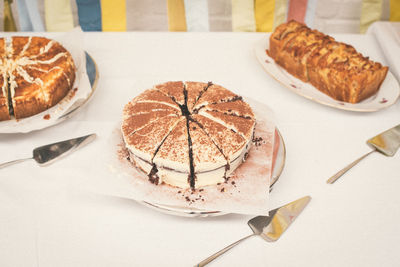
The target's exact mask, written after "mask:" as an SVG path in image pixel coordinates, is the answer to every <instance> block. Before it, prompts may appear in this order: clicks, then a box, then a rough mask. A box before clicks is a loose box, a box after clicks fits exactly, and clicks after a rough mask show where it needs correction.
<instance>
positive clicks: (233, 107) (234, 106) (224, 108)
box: [204, 100, 254, 119]
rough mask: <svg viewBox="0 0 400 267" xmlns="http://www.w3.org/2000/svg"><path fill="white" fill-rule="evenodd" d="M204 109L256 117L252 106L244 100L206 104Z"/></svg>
mask: <svg viewBox="0 0 400 267" xmlns="http://www.w3.org/2000/svg"><path fill="white" fill-rule="evenodd" d="M204 110H209V111H216V112H221V113H224V114H226V115H231V116H238V117H242V118H245V119H254V113H253V111H252V109H251V107H250V106H249V104H247V103H246V102H244V101H242V100H238V101H234V102H222V103H217V104H210V105H207V106H204Z"/></svg>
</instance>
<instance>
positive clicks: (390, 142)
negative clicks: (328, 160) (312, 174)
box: [326, 124, 400, 184]
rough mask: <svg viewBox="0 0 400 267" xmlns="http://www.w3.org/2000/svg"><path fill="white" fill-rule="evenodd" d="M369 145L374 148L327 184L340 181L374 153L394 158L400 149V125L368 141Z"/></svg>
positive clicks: (330, 179)
mask: <svg viewBox="0 0 400 267" xmlns="http://www.w3.org/2000/svg"><path fill="white" fill-rule="evenodd" d="M367 144H368V145H369V146H370V147H371V148H372V150H371V151H370V152H368V153H367V154H365V155H363V156H362V157H360V158H358V159H356V160H355V161H353V162H352V163H350V164H349V165H347V166H346V167H344V168H343V169H341V170H340V171H338V172H337V173H336V174H335V175H333V176H332V177H331V178H329V179H328V180H327V181H326V182H327V183H328V184H333V183H334V182H335V181H336V180H337V179H339V178H340V177H341V176H342V175H343V174H345V173H346V172H347V171H348V170H350V169H351V168H352V167H354V166H355V165H356V164H357V163H359V162H360V161H361V160H362V159H364V158H365V157H367V156H368V155H370V154H372V153H373V152H380V153H381V154H383V155H385V156H388V157H393V156H394V154H396V152H397V150H398V149H399V147H400V124H399V125H397V126H395V127H393V128H391V129H389V130H387V131H384V132H383V133H380V134H378V135H377V136H375V137H372V138H371V139H369V140H368V141H367Z"/></svg>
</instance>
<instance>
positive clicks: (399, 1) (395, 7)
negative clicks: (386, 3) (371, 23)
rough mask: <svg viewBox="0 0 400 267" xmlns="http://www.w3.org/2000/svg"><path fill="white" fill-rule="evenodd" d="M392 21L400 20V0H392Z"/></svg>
mask: <svg viewBox="0 0 400 267" xmlns="http://www.w3.org/2000/svg"><path fill="white" fill-rule="evenodd" d="M389 20H390V21H400V0H390V18H389Z"/></svg>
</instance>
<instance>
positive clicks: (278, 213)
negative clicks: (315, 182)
mask: <svg viewBox="0 0 400 267" xmlns="http://www.w3.org/2000/svg"><path fill="white" fill-rule="evenodd" d="M310 200H311V197H310V196H305V197H302V198H299V199H297V200H295V201H293V202H290V203H289V204H286V205H284V206H282V207H280V208H277V209H274V210H271V211H270V212H269V216H257V217H254V218H252V219H251V220H249V221H248V223H247V224H248V225H249V226H250V228H251V230H252V231H253V233H252V234H251V235H248V236H246V237H244V238H242V239H240V240H238V241H236V242H234V243H232V244H230V245H229V246H227V247H225V248H223V249H221V250H220V251H218V252H217V253H215V254H213V255H211V256H210V257H208V258H207V259H205V260H203V261H201V262H200V263H198V264H197V265H195V267H202V266H205V265H207V264H208V263H210V262H211V261H213V260H214V259H216V258H218V257H219V256H221V255H222V254H224V253H225V252H227V251H228V250H230V249H231V248H233V247H234V246H236V245H237V244H239V243H240V242H242V241H243V240H246V239H247V238H249V237H252V236H255V235H259V236H261V237H262V238H263V239H264V240H265V241H268V242H274V241H277V240H278V239H279V238H280V237H281V236H282V234H283V233H284V232H285V231H286V229H288V228H289V226H290V225H291V224H292V223H293V222H294V220H295V219H296V218H297V216H299V214H300V213H301V212H302V211H303V209H304V208H305V207H306V206H307V204H308V203H309V202H310Z"/></svg>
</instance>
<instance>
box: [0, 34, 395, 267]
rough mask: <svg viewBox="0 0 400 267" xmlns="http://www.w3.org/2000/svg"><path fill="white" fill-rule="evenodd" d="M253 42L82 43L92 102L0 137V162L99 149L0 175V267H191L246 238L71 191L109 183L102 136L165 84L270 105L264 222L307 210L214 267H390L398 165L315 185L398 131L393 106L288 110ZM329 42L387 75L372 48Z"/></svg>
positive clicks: (89, 37) (299, 104) (362, 169)
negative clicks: (270, 170) (302, 204)
mask: <svg viewBox="0 0 400 267" xmlns="http://www.w3.org/2000/svg"><path fill="white" fill-rule="evenodd" d="M263 36H264V34H262V33H146V32H142V33H138V32H129V33H85V49H86V50H87V51H88V52H89V54H90V55H92V57H93V58H94V59H95V60H96V62H97V64H98V67H99V70H100V79H99V83H98V89H97V92H96V93H95V95H94V97H93V99H92V100H91V102H90V103H89V104H88V105H87V106H85V107H84V108H83V109H82V110H81V112H79V113H78V114H76V115H75V116H74V117H73V118H71V119H69V120H68V121H65V122H63V123H61V124H59V125H57V126H55V127H50V128H47V129H45V130H42V131H37V132H32V133H29V134H14V135H5V134H1V135H0V151H1V153H0V162H3V161H7V160H11V159H15V158H19V157H24V156H29V155H30V154H31V149H32V148H34V147H35V146H37V145H42V144H47V143H50V142H53V141H58V140H63V139H67V138H70V137H74V136H80V135H84V134H87V133H91V132H96V133H97V134H98V139H97V140H96V141H95V142H94V143H92V144H90V145H88V146H87V147H85V148H83V149H81V150H78V151H76V152H75V153H74V154H71V155H70V156H68V157H66V158H64V159H63V160H60V161H58V162H56V163H54V164H53V165H50V166H48V167H39V166H38V165H36V164H35V162H34V161H27V162H24V163H21V164H19V165H14V166H10V167H8V168H5V169H2V170H0V266H41V267H43V266H44V267H46V266H165V265H167V266H192V265H194V264H196V263H197V262H199V261H200V260H202V259H204V258H205V257H208V256H209V255H211V254H212V253H214V252H216V251H217V250H219V249H221V248H223V247H224V246H226V245H228V244H229V243H231V242H233V241H236V240H237V239H239V238H241V237H243V236H245V235H247V234H249V233H250V232H251V230H250V228H249V227H248V226H247V225H246V223H247V220H248V219H250V218H251V216H244V215H237V214H229V215H225V216H220V217H212V218H197V219H196V218H183V217H175V216H170V215H165V214H162V213H159V212H157V211H154V210H152V209H149V208H147V207H145V206H142V205H141V204H139V203H137V202H135V201H133V200H130V199H122V198H117V197H113V196H105V195H100V194H95V193H92V192H88V191H87V190H86V189H84V188H83V187H81V185H82V182H83V181H84V180H85V179H86V178H88V177H90V178H91V179H92V180H93V179H95V178H96V177H104V176H107V175H110V174H109V173H108V172H107V171H106V168H105V166H104V157H105V155H104V153H105V151H106V148H107V145H108V140H107V136H108V135H109V134H110V131H111V130H112V129H113V127H115V125H116V122H117V121H118V120H119V119H120V116H121V110H122V107H123V105H124V104H125V103H126V102H127V101H128V100H130V99H131V98H133V97H134V96H135V95H137V94H138V93H139V92H141V91H142V90H143V89H146V88H149V87H151V86H152V85H153V84H156V83H158V82H163V81H167V80H197V81H213V82H215V83H218V84H221V85H224V86H225V87H227V88H229V89H231V90H234V91H236V92H238V93H239V94H241V95H243V96H247V97H252V98H256V99H257V100H259V101H261V102H263V103H265V104H267V105H268V106H269V107H270V108H271V109H272V110H273V111H274V112H275V115H276V120H277V126H278V128H279V130H280V131H281V133H282V135H283V137H284V140H285V142H286V147H287V158H286V166H285V169H284V171H283V173H282V176H281V178H280V180H279V181H278V182H277V184H276V185H275V187H274V190H273V191H272V193H271V196H270V198H271V208H274V207H277V206H280V205H282V204H285V203H287V202H290V201H292V200H294V199H296V198H299V197H301V196H304V195H311V196H312V198H313V199H312V201H311V203H310V204H309V205H308V207H307V208H306V209H305V210H304V212H303V213H302V214H301V215H300V217H299V218H298V219H297V220H296V222H295V223H294V225H293V226H291V227H290V228H289V229H288V231H287V232H286V233H285V234H284V235H283V236H282V237H281V239H280V240H279V241H277V242H276V243H267V242H264V241H263V240H262V239H260V238H258V237H254V238H252V239H249V240H247V241H246V242H245V243H243V244H241V245H239V246H237V247H236V248H234V249H233V250H231V251H230V252H229V253H227V254H225V255H224V256H222V257H220V258H219V259H217V260H216V261H214V262H212V263H211V264H210V266H378V265H379V266H396V265H398V263H399V262H400V254H399V253H398V250H399V243H400V230H399V227H398V221H399V219H400V209H399V208H398V205H399V203H400V194H399V193H398V191H399V188H400V179H399V178H400V153H397V155H395V156H394V157H393V158H387V157H384V156H382V155H380V154H378V153H374V154H372V155H371V156H370V157H368V158H367V159H365V160H364V161H362V162H361V163H360V164H359V165H357V166H356V167H355V168H353V169H352V170H351V171H350V172H348V173H347V174H346V175H345V176H344V177H342V178H341V180H339V181H338V182H337V183H335V184H334V185H328V184H326V183H325V181H326V179H327V178H329V177H330V176H331V175H332V174H334V173H335V172H336V171H338V170H339V169H341V168H342V167H344V166H345V165H347V164H348V163H350V162H351V161H353V160H354V159H356V158H357V157H359V156H361V155H362V154H364V153H366V152H368V151H369V147H368V146H367V145H366V144H365V141H366V140H367V139H368V138H370V137H372V136H374V135H376V134H377V133H380V132H382V131H383V130H386V129H388V128H390V127H393V126H394V125H396V124H398V123H399V121H400V120H399V118H400V115H399V114H400V104H399V103H397V104H395V105H394V106H392V107H390V108H387V109H385V110H382V111H379V112H374V113H355V112H348V111H341V110H336V109H333V108H329V107H326V106H322V105H320V104H317V103H314V102H312V101H310V100H307V99H305V98H303V97H301V96H298V95H296V94H294V93H292V92H291V91H289V90H287V89H286V88H284V87H282V86H281V85H280V84H279V83H278V82H276V81H275V80H274V79H272V78H271V77H269V76H268V75H267V74H266V73H265V72H264V70H263V69H262V68H261V67H260V65H259V63H258V62H257V59H256V57H255V56H254V52H253V45H254V43H255V42H257V41H258V40H259V39H260V38H263ZM335 37H336V38H337V39H338V40H342V41H346V42H348V43H351V44H353V45H354V46H355V47H356V48H357V49H359V50H360V51H361V52H363V53H365V54H368V55H369V56H370V57H371V58H372V59H376V60H379V61H381V62H383V63H385V60H384V58H383V55H382V53H381V51H380V50H379V47H378V45H377V43H376V41H375V40H374V39H373V37H372V36H371V35H335ZM399 53H400V52H399V51H394V54H395V55H396V56H397V57H398V56H399ZM110 179H112V177H110ZM95 186H96V185H95V184H93V187H95Z"/></svg>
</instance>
